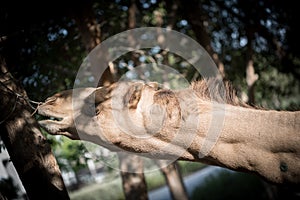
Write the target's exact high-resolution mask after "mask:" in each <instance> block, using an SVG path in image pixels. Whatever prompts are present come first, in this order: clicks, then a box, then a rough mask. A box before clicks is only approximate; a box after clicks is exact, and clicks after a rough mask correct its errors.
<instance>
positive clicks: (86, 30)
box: [74, 1, 115, 86]
mask: <svg viewBox="0 0 300 200" xmlns="http://www.w3.org/2000/svg"><path fill="white" fill-rule="evenodd" d="M92 6H93V5H92V2H90V1H88V3H86V4H84V7H83V8H82V7H80V8H78V10H77V11H76V12H75V13H76V15H74V18H75V20H76V23H77V26H78V30H79V33H80V35H81V41H82V44H83V45H84V47H85V50H86V51H87V53H90V52H91V51H92V50H93V49H94V48H95V47H96V46H97V45H99V44H100V42H101V27H100V24H99V23H98V22H97V18H96V16H95V13H94V9H93V7H92ZM99 72H100V73H103V74H102V76H101V79H100V80H99V83H98V85H99V86H100V85H110V84H112V83H113V82H114V79H115V78H114V74H113V73H112V72H111V70H110V68H109V66H107V68H106V69H98V68H97V67H95V66H94V67H93V68H92V73H93V74H95V73H99Z"/></svg>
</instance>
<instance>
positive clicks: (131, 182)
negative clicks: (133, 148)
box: [118, 152, 148, 200]
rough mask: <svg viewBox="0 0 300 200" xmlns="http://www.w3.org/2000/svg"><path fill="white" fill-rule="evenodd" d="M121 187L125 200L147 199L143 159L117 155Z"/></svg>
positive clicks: (134, 156)
mask: <svg viewBox="0 0 300 200" xmlns="http://www.w3.org/2000/svg"><path fill="white" fill-rule="evenodd" d="M118 156H119V161H120V174H121V176H122V183H123V184H122V186H123V190H124V194H125V198H126V199H127V200H136V199H139V200H145V199H148V192H147V184H146V180H145V177H144V173H143V171H144V165H143V159H142V158H141V157H139V156H137V155H133V154H127V153H122V152H120V153H118Z"/></svg>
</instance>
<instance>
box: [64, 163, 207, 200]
mask: <svg viewBox="0 0 300 200" xmlns="http://www.w3.org/2000/svg"><path fill="white" fill-rule="evenodd" d="M178 164H179V167H180V171H181V173H182V175H183V176H186V175H189V174H191V173H192V172H195V171H197V170H199V169H201V168H203V167H205V165H203V164H201V163H193V162H185V161H178ZM145 179H146V183H147V187H148V191H151V190H153V189H156V188H158V187H161V186H163V185H165V184H166V182H165V178H164V176H163V175H162V173H161V171H160V170H155V171H153V172H147V173H145ZM69 194H70V198H71V200H99V199H101V200H111V199H114V200H123V199H125V197H124V194H123V189H122V183H121V178H120V176H118V177H117V178H115V179H113V180H109V179H106V181H105V183H97V184H91V185H87V186H85V187H83V188H81V189H79V190H76V191H73V192H70V193H69Z"/></svg>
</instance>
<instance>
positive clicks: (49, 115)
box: [38, 82, 180, 149]
mask: <svg viewBox="0 0 300 200" xmlns="http://www.w3.org/2000/svg"><path fill="white" fill-rule="evenodd" d="M38 113H39V115H42V116H44V117H45V118H46V119H43V120H40V121H39V124H40V125H41V126H42V127H43V128H44V129H45V130H46V131H47V132H49V133H50V134H53V135H64V136H67V137H69V138H71V139H76V140H80V139H82V140H86V141H91V142H94V143H97V144H100V145H102V146H104V147H107V148H109V149H112V148H113V147H112V145H116V144H117V145H118V146H122V144H120V143H122V140H121V138H124V140H125V138H126V141H133V139H136V138H138V139H142V140H143V139H145V138H148V137H152V136H154V135H156V136H158V137H159V136H162V135H163V132H165V131H166V130H165V128H164V127H169V129H170V131H171V130H172V129H173V128H176V126H178V123H180V107H179V103H178V101H177V98H176V97H175V94H174V93H173V92H172V91H171V90H165V89H159V88H158V84H156V83H148V84H146V83H143V82H119V83H115V84H113V85H111V86H108V87H99V88H91V87H89V88H75V89H72V90H66V91H62V92H59V93H57V94H54V95H53V96H51V97H49V98H47V99H46V100H45V102H44V103H43V104H41V105H40V106H39V108H38ZM170 125H171V126H170ZM172 127H173V128H172ZM164 140H167V138H164ZM135 141H136V140H135ZM126 146H127V145H126ZM128 146H131V145H128ZM124 148H127V147H124Z"/></svg>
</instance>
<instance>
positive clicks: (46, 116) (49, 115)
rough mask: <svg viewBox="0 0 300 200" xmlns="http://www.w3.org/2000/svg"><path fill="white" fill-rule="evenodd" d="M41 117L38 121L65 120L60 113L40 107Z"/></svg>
mask: <svg viewBox="0 0 300 200" xmlns="http://www.w3.org/2000/svg"><path fill="white" fill-rule="evenodd" d="M38 115H39V119H38V121H57V122H60V121H63V119H64V118H63V117H62V116H61V115H60V114H58V113H53V112H49V111H48V112H47V110H43V109H41V108H39V109H38Z"/></svg>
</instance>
